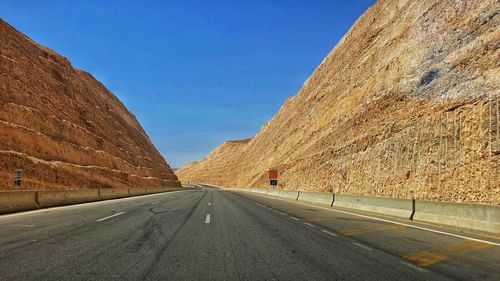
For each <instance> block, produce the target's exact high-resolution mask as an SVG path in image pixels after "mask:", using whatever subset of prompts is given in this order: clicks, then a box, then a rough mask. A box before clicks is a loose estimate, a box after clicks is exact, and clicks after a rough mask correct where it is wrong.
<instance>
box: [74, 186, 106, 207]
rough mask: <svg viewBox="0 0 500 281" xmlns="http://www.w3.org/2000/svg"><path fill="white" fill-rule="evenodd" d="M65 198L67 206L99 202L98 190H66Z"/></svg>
mask: <svg viewBox="0 0 500 281" xmlns="http://www.w3.org/2000/svg"><path fill="white" fill-rule="evenodd" d="M66 197H67V198H68V204H70V205H71V204H79V203H87V202H94V201H99V199H100V198H99V190H98V189H81V190H67V191H66Z"/></svg>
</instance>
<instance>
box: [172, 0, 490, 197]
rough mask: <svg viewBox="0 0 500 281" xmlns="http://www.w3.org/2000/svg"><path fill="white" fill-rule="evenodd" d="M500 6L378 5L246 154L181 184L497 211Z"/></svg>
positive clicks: (239, 152)
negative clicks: (484, 206)
mask: <svg viewBox="0 0 500 281" xmlns="http://www.w3.org/2000/svg"><path fill="white" fill-rule="evenodd" d="M499 11H500V2H499V1H497V0H482V1H477V0H443V1H424V0H379V1H378V2H377V3H376V4H375V5H373V6H372V7H371V8H370V9H369V10H368V11H367V12H366V13H365V14H364V15H362V16H361V17H360V18H359V19H358V20H357V22H356V23H355V24H354V26H353V27H352V28H351V30H350V31H349V32H348V33H347V34H346V35H345V37H344V38H343V39H342V40H341V41H340V42H339V43H338V45H337V46H336V47H335V48H334V49H333V50H332V51H331V52H330V53H329V54H328V55H327V57H326V58H325V59H324V60H323V62H322V63H321V64H320V65H319V66H318V68H317V69H316V71H315V72H314V73H313V74H312V76H311V77H310V78H309V79H308V80H307V81H306V82H305V83H304V86H303V87H302V89H301V90H300V91H299V92H298V93H297V94H296V95H295V96H294V97H292V98H290V99H288V100H287V101H286V102H285V104H284V105H283V106H282V108H281V109H280V111H279V112H278V113H277V114H276V115H275V116H274V117H273V118H272V120H271V121H269V122H268V123H267V124H265V125H264V126H263V127H262V128H261V130H260V131H259V132H258V133H257V135H256V136H255V137H254V138H253V139H252V140H250V141H249V142H247V143H224V144H223V145H221V146H220V147H218V148H216V149H215V150H214V151H213V152H211V153H210V155H209V156H207V157H206V158H205V159H204V160H203V161H200V162H198V163H191V164H188V165H186V166H185V167H183V168H182V169H180V170H178V171H177V172H176V174H177V175H178V176H179V178H180V179H181V180H182V181H191V182H204V183H212V184H216V185H222V186H228V187H235V186H238V187H243V186H245V187H246V186H254V187H258V186H260V187H263V186H268V179H267V171H268V170H269V169H271V168H274V169H277V170H278V171H279V173H280V176H279V184H280V186H281V187H282V188H286V189H300V190H317V191H332V190H333V191H335V192H339V193H347V194H361V195H377V196H389V197H400V198H413V197H415V198H419V199H431V200H443V201H455V202H474V203H477V202H481V203H490V204H500V189H499V188H500V178H499V177H500V175H499V174H500V165H499V163H500V137H499V131H500V129H499V124H500V121H499V117H500V116H499V96H500V90H499V85H500V51H499V48H500V43H499V42H500V24H499V23H500V16H499Z"/></svg>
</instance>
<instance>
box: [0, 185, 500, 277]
mask: <svg viewBox="0 0 500 281" xmlns="http://www.w3.org/2000/svg"><path fill="white" fill-rule="evenodd" d="M396 222H397V221H396ZM447 232H448V231H447ZM450 233H451V234H453V233H456V232H450ZM473 238H477V239H478V240H470V239H464V238H461V237H457V236H451V235H448V234H443V233H437V232H433V231H428V230H425V229H418V228H413V227H408V226H405V225H401V224H393V223H390V222H386V221H382V220H375V219H372V218H370V217H366V216H358V215H356V214H350V213H349V212H335V211H332V210H330V209H329V208H324V207H319V206H318V207H316V206H313V205H308V204H299V203H296V202H290V201H285V200H278V199H272V198H269V197H263V196H260V195H256V194H245V193H236V192H229V191H222V190H218V189H214V188H210V187H204V188H203V189H196V190H188V191H178V192H170V193H163V194H154V195H147V196H140V197H133V198H125V199H117V200H110V201H102V202H95V203H88V204H81V205H74V206H67V207H59V208H52V209H45V210H38V211H33V212H25V213H19V214H11V215H4V216H0V280H500V266H499V264H500V251H499V250H500V247H499V246H498V245H500V244H498V243H499V241H498V240H495V239H493V238H484V237H476V236H475V237H473ZM483 240H484V241H483Z"/></svg>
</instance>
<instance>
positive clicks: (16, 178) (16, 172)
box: [14, 169, 23, 188]
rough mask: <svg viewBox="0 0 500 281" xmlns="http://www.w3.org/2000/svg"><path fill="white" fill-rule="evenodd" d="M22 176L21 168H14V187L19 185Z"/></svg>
mask: <svg viewBox="0 0 500 281" xmlns="http://www.w3.org/2000/svg"><path fill="white" fill-rule="evenodd" d="M22 177H23V170H19V169H16V170H14V188H16V187H20V186H21V183H22V182H21V179H22Z"/></svg>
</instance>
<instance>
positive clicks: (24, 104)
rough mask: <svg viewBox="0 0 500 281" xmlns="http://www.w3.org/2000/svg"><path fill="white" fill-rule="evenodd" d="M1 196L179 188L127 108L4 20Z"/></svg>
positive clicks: (0, 29)
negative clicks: (16, 188)
mask: <svg viewBox="0 0 500 281" xmlns="http://www.w3.org/2000/svg"><path fill="white" fill-rule="evenodd" d="M0 74H1V75H0V189H10V188H12V186H13V171H14V169H22V170H23V188H27V189H41V188H47V189H52V188H54V189H55V188H95V187H135V186H143V187H153V186H179V185H180V183H179V181H178V180H177V177H176V176H175V175H174V174H173V172H172V170H171V169H170V167H169V166H168V164H167V162H166V161H165V159H164V158H163V157H162V156H161V155H160V154H159V153H158V151H157V150H156V148H155V147H154V145H153V144H152V143H151V141H150V139H149V137H148V136H147V135H146V133H145V132H144V130H143V129H142V127H141V125H140V124H139V122H138V121H137V119H136V118H135V116H134V115H133V114H132V113H130V112H129V111H128V110H127V108H126V107H125V106H124V105H123V104H122V103H121V102H120V101H119V100H118V99H117V98H116V97H115V96H114V95H113V94H112V93H111V92H110V91H109V90H108V89H106V88H105V87H104V85H102V84H101V83H100V82H99V81H97V80H96V79H94V77H92V75H91V74H89V73H87V72H84V71H82V70H78V69H74V68H73V67H72V66H71V63H70V62H69V61H68V60H67V59H66V58H64V57H63V56H61V55H59V54H57V53H55V52H54V51H52V50H50V49H48V48H45V47H43V46H40V45H38V44H36V43H35V42H33V41H32V40H31V39H30V38H28V37H27V36H25V35H23V34H22V33H20V32H19V31H17V30H15V29H14V28H13V27H12V26H10V25H9V24H7V23H6V22H4V21H3V20H1V19H0Z"/></svg>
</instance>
